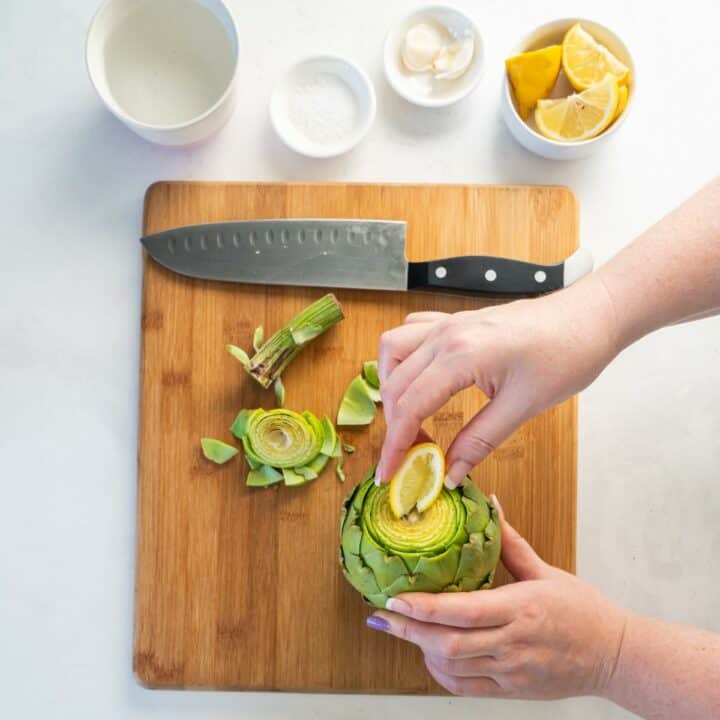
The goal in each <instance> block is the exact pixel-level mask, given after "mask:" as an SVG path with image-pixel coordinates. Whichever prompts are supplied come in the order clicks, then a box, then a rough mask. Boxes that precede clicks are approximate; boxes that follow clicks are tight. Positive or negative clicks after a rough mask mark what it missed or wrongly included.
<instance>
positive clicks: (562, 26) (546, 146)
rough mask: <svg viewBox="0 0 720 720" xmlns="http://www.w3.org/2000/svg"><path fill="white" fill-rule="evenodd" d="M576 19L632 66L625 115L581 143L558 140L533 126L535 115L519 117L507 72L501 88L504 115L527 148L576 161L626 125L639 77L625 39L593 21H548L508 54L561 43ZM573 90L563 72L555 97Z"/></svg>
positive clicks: (557, 157) (513, 131)
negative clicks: (551, 138)
mask: <svg viewBox="0 0 720 720" xmlns="http://www.w3.org/2000/svg"><path fill="white" fill-rule="evenodd" d="M577 22H579V23H581V24H582V26H583V27H584V28H585V29H586V30H587V31H588V32H589V33H590V34H591V35H592V36H593V37H594V38H595V39H596V40H597V41H598V42H600V43H602V44H603V45H605V46H606V47H607V48H608V50H610V52H612V53H613V54H614V55H615V56H616V57H617V58H618V59H620V60H621V61H622V62H623V63H625V65H627V66H628V67H629V68H630V82H629V84H628V103H627V106H626V107H625V110H624V111H623V114H622V115H621V116H620V117H619V118H618V119H617V120H616V121H615V122H614V123H613V124H612V125H611V126H610V127H609V128H608V129H607V130H605V131H604V132H601V133H600V134H599V135H597V136H596V137H594V138H590V139H589V140H582V141H580V142H567V143H564V142H558V141H556V140H550V139H549V138H546V137H545V136H544V135H541V134H540V133H539V132H538V131H537V130H536V129H535V128H534V122H533V120H532V115H531V116H530V118H528V120H527V121H526V120H523V119H522V118H521V117H520V115H519V113H518V111H517V106H516V104H515V96H514V94H513V92H512V88H511V87H510V80H509V79H508V76H507V73H505V79H504V81H503V87H502V116H503V119H504V120H505V124H506V125H507V126H508V129H509V130H510V132H511V133H512V136H513V137H514V138H515V139H516V140H517V141H518V142H519V143H520V144H521V145H522V146H523V147H524V148H525V149H526V150H529V151H530V152H532V153H535V154H536V155H540V156H541V157H544V158H548V159H549V160H576V159H578V158H583V157H587V156H588V155H592V153H594V152H596V151H597V150H599V149H600V148H601V147H602V146H603V145H605V144H606V143H607V142H608V141H609V140H610V138H612V137H613V135H615V134H616V133H617V132H618V131H619V130H620V128H621V127H622V126H623V124H624V123H625V120H626V119H627V116H628V113H629V112H630V109H631V107H632V106H633V101H634V98H635V84H636V81H637V76H636V71H635V64H634V63H633V60H632V57H631V56H630V53H629V51H628V49H627V47H625V44H624V43H623V41H622V40H621V39H620V38H619V37H618V36H617V35H616V34H615V33H614V32H612V31H611V30H609V29H608V28H606V27H605V26H604V25H600V24H599V23H596V22H593V21H592V20H583V19H581V18H563V19H561V20H553V21H552V22H549V23H545V24H544V25H541V26H540V27H539V28H537V29H536V30H534V31H533V32H531V33H530V34H529V35H527V36H526V37H525V38H523V40H522V41H521V42H520V43H518V45H516V46H515V47H514V48H513V49H512V50H511V52H510V53H509V54H508V57H513V56H514V55H519V54H520V53H524V52H528V51H530V50H539V49H540V48H543V47H547V46H548V45H560V44H562V41H563V38H564V37H565V33H566V32H567V31H568V30H569V29H570V28H571V27H572V26H573V25H574V24H575V23H577ZM573 92H575V91H574V90H573V88H572V86H571V85H570V83H569V82H568V81H567V79H566V78H565V76H564V73H562V72H561V73H560V80H559V81H558V83H557V85H556V87H555V89H554V90H553V93H552V97H563V96H567V95H570V94H571V93H573ZM529 123H530V124H529Z"/></svg>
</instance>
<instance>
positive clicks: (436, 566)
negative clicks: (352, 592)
mask: <svg viewBox="0 0 720 720" xmlns="http://www.w3.org/2000/svg"><path fill="white" fill-rule="evenodd" d="M374 478H375V471H374V470H373V471H372V472H371V473H370V474H369V475H368V476H367V477H366V478H365V479H364V480H363V481H362V482H361V483H360V484H359V485H358V486H357V487H355V489H354V490H353V491H352V492H351V493H350V495H348V497H347V498H346V499H345V502H344V503H343V508H342V511H341V515H340V565H341V567H342V571H343V574H344V575H345V577H346V578H347V580H348V582H349V583H350V584H351V585H352V586H353V587H354V588H355V589H356V590H357V591H358V592H360V593H361V594H362V595H363V597H364V598H365V599H366V600H367V601H368V602H369V603H370V604H372V605H375V606H376V607H385V603H386V602H387V599H388V598H390V597H394V596H395V595H398V594H400V593H403V592H433V593H436V592H455V591H469V590H479V589H481V588H489V587H490V586H491V585H492V582H493V579H494V577H495V568H496V566H497V563H498V559H499V558H500V523H499V519H498V513H497V510H496V509H495V508H494V507H493V506H492V504H491V503H490V501H489V500H488V499H487V498H486V497H485V495H483V493H482V492H480V490H479V489H478V488H477V487H476V486H475V485H474V484H473V483H472V481H471V480H470V479H469V478H468V479H466V480H465V482H463V484H462V485H460V486H459V487H458V488H456V489H454V490H449V489H447V488H444V489H443V490H442V492H441V493H440V495H439V497H438V498H437V500H435V502H433V503H432V505H430V506H429V507H428V509H427V510H426V511H425V512H423V513H417V512H413V513H411V514H410V515H408V516H406V517H403V518H400V519H398V518H396V517H395V515H394V514H393V512H392V510H391V509H390V503H389V499H388V494H389V488H388V486H387V485H382V486H380V487H377V486H376V485H375V483H374Z"/></svg>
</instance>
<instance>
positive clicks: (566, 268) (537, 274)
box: [408, 248, 593, 297]
mask: <svg viewBox="0 0 720 720" xmlns="http://www.w3.org/2000/svg"><path fill="white" fill-rule="evenodd" d="M592 266H593V261H592V256H591V255H590V253H588V252H587V251H586V250H584V249H582V248H581V249H579V250H577V251H576V252H575V253H574V254H573V255H571V256H570V257H569V258H568V259H567V260H565V261H564V262H561V263H558V264H557V265H538V264H537V263H530V262H525V261H523V260H511V259H509V258H500V257H488V256H482V255H465V256H462V257H450V258H442V259H440V260H431V261H428V262H411V263H409V271H408V290H430V291H435V292H460V293H469V294H473V295H484V296H490V297H514V296H517V297H521V296H528V295H542V294H544V293H548V292H552V291H554V290H560V289H561V288H563V287H565V286H567V285H570V284H571V283H572V282H575V280H578V279H579V278H581V277H582V276H583V275H586V274H587V273H588V272H590V270H592Z"/></svg>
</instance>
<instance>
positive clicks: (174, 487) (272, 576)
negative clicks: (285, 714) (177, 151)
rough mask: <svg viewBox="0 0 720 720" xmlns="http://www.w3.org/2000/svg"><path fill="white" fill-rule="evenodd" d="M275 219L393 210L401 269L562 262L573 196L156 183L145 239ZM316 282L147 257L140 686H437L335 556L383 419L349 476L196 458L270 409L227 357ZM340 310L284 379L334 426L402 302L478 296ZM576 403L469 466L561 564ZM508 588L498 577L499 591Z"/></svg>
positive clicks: (568, 552) (358, 299) (436, 306)
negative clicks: (447, 260)
mask: <svg viewBox="0 0 720 720" xmlns="http://www.w3.org/2000/svg"><path fill="white" fill-rule="evenodd" d="M283 217H316V218H321V217H342V218H355V217H357V218H377V219H396V220H397V219H402V220H407V222H408V248H407V252H408V256H409V258H410V259H411V260H426V259H432V258H434V257H442V256H448V255H464V254H471V253H476V254H489V255H505V256H509V257H516V258H519V259H525V260H532V261H535V262H543V263H550V262H557V261H560V260H562V259H563V258H564V257H566V256H568V255H570V254H571V253H572V252H573V250H575V248H576V247H577V242H578V208H577V203H576V200H575V197H574V196H573V194H572V193H571V192H570V191H569V190H567V189H566V188H561V187H494V186H463V185H443V186H437V185H347V184H258V183H194V182H161V183H157V184H155V185H153V186H151V187H150V188H149V190H148V192H147V195H146V199H145V215H144V232H145V233H153V232H157V231H160V230H163V229H166V228H170V227H174V226H178V225H186V224H191V223H199V222H211V221H221V220H238V219H252V218H283ZM323 292H325V291H323V290H320V289H308V288H291V287H288V288H278V287H264V286H250V285H238V284H223V283H212V282H203V281H198V280H191V279H188V278H185V277H181V276H179V275H175V274H173V273H171V272H169V271H167V270H165V269H164V268H162V267H160V266H159V265H157V264H155V263H154V262H153V261H152V260H150V259H149V258H148V257H147V256H146V257H145V259H144V285H143V312H142V361H141V403H140V437H139V443H140V447H139V458H138V518H137V579H136V592H135V601H136V607H135V641H134V655H133V667H134V671H135V673H136V676H137V678H138V679H139V681H140V682H142V683H143V684H145V685H147V686H149V687H161V688H221V689H238V690H244V689H253V690H292V691H308V692H313V691H316V692H325V691H330V692H368V693H417V694H435V693H440V692H442V691H441V689H440V688H439V687H438V686H437V685H435V684H434V682H433V681H432V680H431V679H430V677H429V675H428V674H427V673H426V672H425V669H424V666H423V663H422V658H421V655H420V653H419V652H418V650H417V649H416V648H415V647H413V646H412V645H408V644H404V643H402V642H400V641H398V640H395V639H394V638H391V637H389V636H387V635H384V634H382V633H378V632H373V631H371V630H368V629H366V627H365V622H364V621H365V617H366V616H367V615H368V614H369V608H368V607H367V606H366V605H364V604H363V602H362V600H361V598H360V596H359V595H358V594H357V593H356V592H355V590H353V589H352V588H351V587H350V586H349V585H348V584H347V583H346V582H345V579H344V578H343V577H342V575H341V573H340V570H339V567H338V560H337V558H338V549H337V547H338V513H339V510H340V504H341V501H342V498H343V497H344V495H345V494H346V492H348V491H349V490H350V488H351V487H352V486H353V485H354V483H355V482H357V481H359V480H360V478H361V477H362V475H363V474H364V473H365V472H366V470H367V469H368V468H369V467H370V466H371V465H372V464H373V463H374V462H375V461H376V459H377V457H378V451H379V448H380V446H381V442H382V437H383V432H384V423H383V420H382V413H379V416H380V417H379V419H378V420H377V421H376V422H374V423H373V425H372V426H371V427H370V428H369V429H368V428H361V429H355V430H350V431H344V432H343V438H344V439H345V440H346V441H347V442H349V443H352V444H353V445H355V446H356V447H357V452H356V453H355V454H353V455H351V456H348V458H347V461H346V472H347V476H348V479H347V481H346V482H345V484H341V483H340V482H339V481H338V480H337V478H336V477H335V474H334V473H333V472H332V470H331V469H328V470H326V472H325V473H324V474H323V475H322V476H321V477H320V478H319V479H317V480H315V481H314V482H312V483H309V484H308V485H306V486H304V487H300V488H285V487H278V486H275V487H273V488H271V489H254V488H248V487H246V486H245V484H244V477H245V473H246V467H245V464H244V461H243V460H242V458H241V457H240V456H238V457H237V458H235V459H234V460H233V461H231V462H229V463H228V464H227V465H223V466H217V465H213V464H212V463H210V462H208V461H206V460H204V458H203V457H202V455H201V452H200V447H199V438H200V437H201V436H206V435H207V436H212V437H217V438H221V439H223V440H226V441H228V442H231V441H232V437H231V436H230V434H229V432H228V428H229V426H230V424H231V423H232V421H233V419H234V417H235V414H236V413H237V411H238V410H240V409H241V408H244V407H245V408H247V407H250V408H252V407H261V406H263V407H266V408H270V407H272V406H273V402H274V398H273V394H272V391H264V390H262V389H261V388H260V387H259V386H258V385H257V384H256V383H255V382H254V381H253V380H251V379H250V378H249V377H248V376H247V375H246V374H245V373H244V372H243V371H242V369H241V368H240V366H239V365H238V364H237V362H236V361H235V360H234V359H233V358H232V357H230V356H229V355H228V354H227V353H226V352H225V350H224V349H223V347H224V345H225V344H226V343H234V344H237V345H240V346H243V347H246V348H249V347H250V346H251V342H252V335H253V330H254V329H255V327H256V326H257V325H260V324H262V325H263V326H264V328H265V332H266V337H267V336H268V335H269V334H270V333H272V332H274V331H275V330H276V329H277V328H279V327H280V326H281V325H283V324H284V323H285V322H286V321H287V320H288V319H289V318H291V317H292V316H293V315H295V313H297V312H298V311H299V310H300V309H301V308H303V307H304V306H305V305H306V304H308V303H310V302H311V301H313V300H314V299H316V298H317V297H319V296H320V295H321V294H323ZM336 295H337V297H338V299H339V300H340V301H341V303H342V305H343V308H344V310H345V314H346V319H345V320H344V321H343V322H342V323H340V324H339V325H338V326H336V327H335V328H333V329H332V330H331V331H330V332H328V333H326V334H325V335H323V336H322V337H321V338H319V339H318V340H316V341H314V342H313V343H312V344H311V345H310V346H309V347H308V348H307V349H306V350H305V351H304V352H303V353H302V354H301V355H300V356H299V357H298V359H296V360H295V362H294V363H293V364H292V365H291V366H290V367H289V368H288V370H287V371H286V372H285V374H284V376H283V378H284V381H285V386H286V389H287V406H288V407H290V408H293V409H296V410H304V409H310V410H312V411H314V412H315V413H317V414H322V413H327V414H328V415H330V416H331V417H332V418H334V417H335V413H336V411H337V406H338V403H339V400H340V398H341V397H342V394H343V391H344V389H345V387H346V385H347V383H348V382H349V380H350V379H351V378H352V377H353V376H354V375H356V374H357V373H358V372H359V370H360V367H361V364H362V361H363V360H367V359H371V358H374V357H376V355H377V345H378V338H379V336H380V334H381V333H382V332H383V331H384V330H386V329H389V328H392V327H394V326H396V325H398V324H400V323H401V322H402V320H403V318H404V317H405V315H407V314H408V313H410V312H413V311H417V310H442V311H447V312H453V311H458V310H467V309H471V308H477V307H480V306H481V305H482V304H483V303H482V302H480V301H478V300H477V299H472V298H462V297H452V296H435V295H430V294H417V293H416V294H409V293H380V292H364V291H349V290H340V291H336ZM482 402H483V398H482V396H481V394H480V393H479V392H478V391H473V390H468V391H466V392H464V393H462V394H461V395H460V396H459V397H456V398H455V399H453V400H452V401H451V402H450V403H449V404H448V405H447V406H446V407H445V408H443V409H442V410H441V411H440V412H438V413H437V414H436V415H435V416H434V417H433V418H432V419H430V420H428V422H427V423H426V425H425V427H426V429H427V430H428V431H429V432H430V434H431V435H432V436H434V437H435V439H436V440H437V441H438V442H439V443H440V444H441V445H443V446H445V447H447V445H448V444H449V443H450V441H451V439H452V438H453V436H454V435H455V433H456V432H457V431H458V430H459V429H460V428H461V427H462V425H463V423H464V422H466V421H467V420H468V419H469V418H471V417H472V416H473V415H474V414H475V412H477V410H478V408H479V407H480V405H481V403H482ZM576 435H577V429H576V403H575V400H574V399H573V400H569V401H567V402H565V403H563V404H562V405H560V406H558V407H555V408H553V409H551V410H549V411H548V412H546V413H544V414H543V415H542V416H540V417H538V418H536V419H534V420H532V421H531V422H529V423H527V424H526V425H525V426H524V427H523V428H521V429H520V430H519V431H518V432H516V433H515V434H514V435H513V436H512V437H511V438H510V439H509V440H508V441H507V442H506V443H504V444H503V445H502V446H501V447H500V448H499V449H498V450H497V451H496V452H495V453H494V454H493V455H492V456H491V457H490V458H489V459H488V460H486V461H485V462H484V463H482V465H481V466H480V467H478V468H477V469H476V470H475V471H474V473H473V478H474V480H475V482H476V483H477V484H478V485H479V486H480V488H481V489H482V490H484V491H485V492H486V493H487V494H489V493H491V492H494V493H497V495H498V497H499V498H500V499H501V501H502V502H503V506H504V508H505V511H506V513H507V516H508V519H509V520H510V521H511V522H512V523H513V524H514V525H515V527H516V528H517V529H518V530H519V531H520V532H521V533H522V534H523V535H525V536H526V537H527V538H528V540H529V541H530V542H531V543H532V544H533V546H534V547H535V548H536V549H537V551H538V552H539V553H540V555H541V556H542V557H543V558H544V559H545V560H547V561H548V562H551V563H553V564H555V565H558V566H560V567H563V568H566V569H567V570H571V571H572V570H574V563H575V508H576ZM507 581H508V575H507V573H506V572H505V570H504V569H501V570H500V571H499V573H498V582H499V583H504V582H507Z"/></svg>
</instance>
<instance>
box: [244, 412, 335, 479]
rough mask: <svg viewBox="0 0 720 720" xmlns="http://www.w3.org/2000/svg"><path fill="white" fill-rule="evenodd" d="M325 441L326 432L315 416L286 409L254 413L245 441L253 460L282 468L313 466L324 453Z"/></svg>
mask: <svg viewBox="0 0 720 720" xmlns="http://www.w3.org/2000/svg"><path fill="white" fill-rule="evenodd" d="M323 439H324V433H323V429H322V427H321V426H320V424H319V422H318V420H317V418H315V416H313V415H311V414H310V413H303V414H302V415H300V413H296V412H293V411H292V410H284V409H282V408H279V409H276V410H269V411H265V410H255V411H253V412H252V413H251V414H250V415H249V417H248V418H247V425H246V428H245V433H244V435H243V437H242V441H243V445H244V447H245V452H246V454H247V455H248V456H249V457H251V458H252V459H253V460H256V461H257V462H259V463H260V464H261V465H270V466H272V467H278V468H291V467H299V466H302V465H305V464H306V463H308V462H310V460H312V459H313V458H314V457H315V456H316V455H317V454H318V453H319V452H320V448H321V447H322V444H323Z"/></svg>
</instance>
